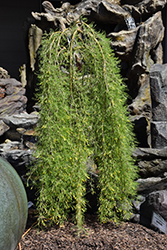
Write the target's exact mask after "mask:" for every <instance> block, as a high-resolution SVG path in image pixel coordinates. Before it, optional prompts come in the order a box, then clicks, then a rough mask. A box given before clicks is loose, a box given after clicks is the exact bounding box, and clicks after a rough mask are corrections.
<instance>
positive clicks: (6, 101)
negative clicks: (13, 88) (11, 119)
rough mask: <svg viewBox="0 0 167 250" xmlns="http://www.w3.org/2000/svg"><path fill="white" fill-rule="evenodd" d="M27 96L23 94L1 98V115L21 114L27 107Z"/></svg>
mask: <svg viewBox="0 0 167 250" xmlns="http://www.w3.org/2000/svg"><path fill="white" fill-rule="evenodd" d="M26 104H27V97H26V96H23V95H11V96H10V95H9V96H6V97H4V98H3V99H1V100H0V117H1V118H2V117H4V116H6V115H13V114H19V113H21V112H23V111H25V109H26Z"/></svg>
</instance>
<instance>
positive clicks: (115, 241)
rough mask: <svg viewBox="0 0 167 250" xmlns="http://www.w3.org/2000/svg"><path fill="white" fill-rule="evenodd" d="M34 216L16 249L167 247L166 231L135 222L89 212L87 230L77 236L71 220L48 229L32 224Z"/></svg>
mask: <svg viewBox="0 0 167 250" xmlns="http://www.w3.org/2000/svg"><path fill="white" fill-rule="evenodd" d="M35 220H36V219H35V217H34V215H32V214H29V218H28V221H27V226H26V230H25V234H23V236H22V239H21V241H20V243H19V245H18V246H17V248H16V249H15V250H56V249H71V250H74V249H75V250H82V249H84V250H86V249H90V250H93V249H97V250H98V249H99V250H104V249H106V250H107V249H111V250H124V249H131V250H132V249H133V250H135V249H137V250H151V249H154V250H162V249H164V250H166V249H167V235H165V234H162V233H161V234H160V233H159V232H155V231H153V230H152V229H148V228H146V227H144V226H142V225H140V224H135V223H132V222H123V223H121V224H120V225H116V224H114V223H112V222H109V223H106V224H100V223H98V222H97V218H96V216H93V215H87V216H86V220H85V226H84V231H83V232H82V233H81V235H80V237H78V236H77V230H76V227H75V225H74V224H73V223H72V222H71V221H70V220H69V221H68V222H66V223H65V225H64V226H63V227H57V226H52V227H51V228H48V229H47V230H46V229H45V230H40V229H39V228H37V227H36V226H35V225H34V224H33V223H34V222H35Z"/></svg>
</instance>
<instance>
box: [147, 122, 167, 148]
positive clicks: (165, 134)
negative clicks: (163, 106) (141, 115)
mask: <svg viewBox="0 0 167 250" xmlns="http://www.w3.org/2000/svg"><path fill="white" fill-rule="evenodd" d="M151 145H152V147H153V148H163V147H167V121H159V122H157V121H156V122H151Z"/></svg>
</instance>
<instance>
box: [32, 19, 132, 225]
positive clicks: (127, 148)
mask: <svg viewBox="0 0 167 250" xmlns="http://www.w3.org/2000/svg"><path fill="white" fill-rule="evenodd" d="M40 62H41V64H40V73H39V92H38V95H37V98H38V102H39V104H40V106H41V111H40V122H39V124H38V127H37V134H38V137H39V142H38V144H37V152H36V157H37V159H38V160H37V164H36V165H35V166H32V168H31V170H30V175H31V176H33V177H34V180H35V182H36V186H37V188H38V191H39V194H38V203H37V205H38V211H39V215H40V216H39V220H40V221H41V222H44V221H45V219H47V220H48V219H49V220H50V221H53V222H58V223H63V222H64V221H65V220H67V217H68V215H69V213H71V212H72V213H73V214H75V221H76V223H77V225H78V227H80V226H82V224H83V219H84V212H85V210H86V200H85V195H86V182H87V181H88V179H89V175H88V169H87V164H86V162H87V159H88V158H89V157H93V158H94V162H95V163H96V165H97V168H98V175H99V178H98V189H99V190H100V194H99V197H98V201H99V209H98V214H99V219H100V221H101V222H106V221H108V220H116V221H118V220H120V219H123V218H124V216H125V215H127V214H128V213H129V204H130V203H131V198H132V197H133V195H134V194H135V189H136V185H135V182H134V179H135V177H136V167H135V166H134V163H133V160H132V158H131V153H132V150H133V148H134V137H133V133H132V125H131V123H130V121H129V119H128V114H127V111H126V107H125V103H126V98H127V97H126V94H125V86H124V84H123V82H122V79H121V76H120V69H119V66H118V61H117V59H116V58H115V57H114V55H113V52H112V51H111V48H110V46H109V41H108V40H107V39H106V38H105V36H104V35H103V34H100V33H97V32H96V31H95V30H94V29H93V28H92V27H91V26H89V25H87V24H86V23H85V22H83V21H80V22H77V23H75V24H73V25H72V26H71V27H69V28H67V29H66V30H64V31H63V32H61V31H56V32H51V33H50V34H49V35H48V34H46V35H45V36H43V39H42V47H41V51H40Z"/></svg>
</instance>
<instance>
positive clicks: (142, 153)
mask: <svg viewBox="0 0 167 250" xmlns="http://www.w3.org/2000/svg"><path fill="white" fill-rule="evenodd" d="M132 156H133V157H134V158H136V159H140V160H153V159H157V158H161V159H162V158H163V159H164V158H165V159H167V148H161V149H159V148H137V149H136V150H134V151H133V154H132Z"/></svg>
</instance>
